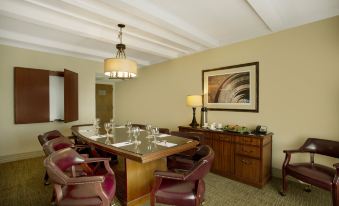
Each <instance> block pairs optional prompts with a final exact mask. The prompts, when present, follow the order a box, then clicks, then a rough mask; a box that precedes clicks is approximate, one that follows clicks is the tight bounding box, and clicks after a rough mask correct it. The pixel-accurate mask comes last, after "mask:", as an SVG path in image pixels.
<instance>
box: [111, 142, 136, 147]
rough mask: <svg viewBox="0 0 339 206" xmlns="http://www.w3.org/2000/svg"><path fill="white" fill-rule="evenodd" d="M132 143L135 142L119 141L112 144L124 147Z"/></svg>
mask: <svg viewBox="0 0 339 206" xmlns="http://www.w3.org/2000/svg"><path fill="white" fill-rule="evenodd" d="M131 144H133V143H132V142H119V143H115V144H112V146H114V147H124V146H127V145H131Z"/></svg>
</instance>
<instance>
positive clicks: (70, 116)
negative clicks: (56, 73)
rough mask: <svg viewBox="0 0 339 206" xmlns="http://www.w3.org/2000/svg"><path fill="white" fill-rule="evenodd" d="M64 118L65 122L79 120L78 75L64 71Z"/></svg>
mask: <svg viewBox="0 0 339 206" xmlns="http://www.w3.org/2000/svg"><path fill="white" fill-rule="evenodd" d="M64 118H65V122H72V121H76V120H78V119H79V108H78V74H77V73H75V72H72V71H69V70H67V69H65V70H64Z"/></svg>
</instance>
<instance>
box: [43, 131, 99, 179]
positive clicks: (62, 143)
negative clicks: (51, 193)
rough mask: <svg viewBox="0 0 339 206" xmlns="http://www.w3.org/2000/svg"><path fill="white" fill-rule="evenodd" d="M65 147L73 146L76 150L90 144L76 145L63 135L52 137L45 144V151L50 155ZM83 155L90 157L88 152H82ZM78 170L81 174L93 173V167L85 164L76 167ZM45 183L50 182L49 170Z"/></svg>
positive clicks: (46, 154)
mask: <svg viewBox="0 0 339 206" xmlns="http://www.w3.org/2000/svg"><path fill="white" fill-rule="evenodd" d="M65 148H73V149H76V150H81V149H85V148H88V146H86V145H74V143H73V142H72V141H71V140H69V139H68V138H66V137H63V136H62V137H57V138H54V139H51V140H49V141H47V142H46V143H45V144H44V145H43V151H44V153H45V156H46V157H48V156H49V155H50V154H52V153H53V152H55V151H58V150H61V149H65ZM82 156H84V157H88V155H87V154H82ZM76 172H78V173H79V174H87V173H88V174H93V170H92V168H90V167H87V166H85V165H83V166H82V167H80V166H78V167H76ZM44 184H45V185H48V184H49V182H48V174H47V171H46V172H45V176H44Z"/></svg>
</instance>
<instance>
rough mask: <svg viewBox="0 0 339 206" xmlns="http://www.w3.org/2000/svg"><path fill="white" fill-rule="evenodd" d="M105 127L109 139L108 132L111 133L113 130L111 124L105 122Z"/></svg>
mask: <svg viewBox="0 0 339 206" xmlns="http://www.w3.org/2000/svg"><path fill="white" fill-rule="evenodd" d="M104 127H105V130H106V137H109V134H108V132H109V131H110V129H111V123H109V122H105V124H104Z"/></svg>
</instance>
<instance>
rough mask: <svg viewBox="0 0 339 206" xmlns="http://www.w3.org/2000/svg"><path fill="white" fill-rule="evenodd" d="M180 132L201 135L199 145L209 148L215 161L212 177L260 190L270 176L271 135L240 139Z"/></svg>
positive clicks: (215, 133)
mask: <svg viewBox="0 0 339 206" xmlns="http://www.w3.org/2000/svg"><path fill="white" fill-rule="evenodd" d="M179 131H180V132H195V133H200V134H203V135H204V139H203V140H202V142H201V144H207V145H209V146H211V147H212V148H213V150H214V152H215V159H214V162H213V165H212V169H211V171H212V172H213V173H216V174H219V175H222V176H225V177H227V178H230V179H233V180H237V181H240V182H243V183H246V184H249V185H252V186H255V187H258V188H262V187H263V186H264V185H265V184H266V183H267V182H268V181H269V180H270V179H271V174H272V169H271V168H272V133H268V134H266V135H243V134H238V133H232V132H222V131H211V130H207V129H202V128H192V127H186V126H179Z"/></svg>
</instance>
